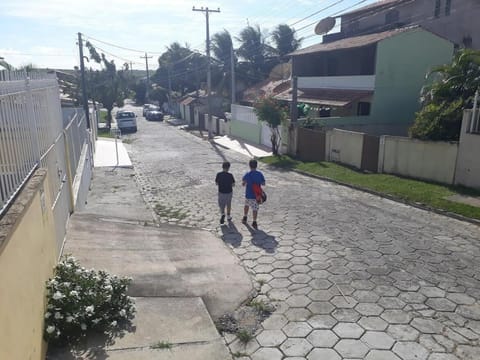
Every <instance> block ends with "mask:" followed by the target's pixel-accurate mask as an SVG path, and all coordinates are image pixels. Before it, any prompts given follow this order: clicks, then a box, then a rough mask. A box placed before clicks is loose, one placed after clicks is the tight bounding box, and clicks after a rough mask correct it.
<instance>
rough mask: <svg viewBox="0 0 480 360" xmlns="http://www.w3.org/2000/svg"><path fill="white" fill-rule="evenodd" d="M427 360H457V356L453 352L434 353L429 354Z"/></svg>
mask: <svg viewBox="0 0 480 360" xmlns="http://www.w3.org/2000/svg"><path fill="white" fill-rule="evenodd" d="M428 360H459V359H458V357H456V356H455V355H453V354H445V353H436V354H435V353H434V354H431V355H430V356H429V357H428Z"/></svg>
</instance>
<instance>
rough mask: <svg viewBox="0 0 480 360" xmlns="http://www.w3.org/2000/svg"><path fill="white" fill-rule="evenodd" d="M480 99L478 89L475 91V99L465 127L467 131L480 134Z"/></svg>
mask: <svg viewBox="0 0 480 360" xmlns="http://www.w3.org/2000/svg"><path fill="white" fill-rule="evenodd" d="M479 106H480V99H479V93H478V90H477V91H476V92H475V100H474V102H473V109H472V117H471V118H470V123H469V124H468V127H467V132H469V133H473V134H480V108H479Z"/></svg>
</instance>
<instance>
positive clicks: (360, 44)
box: [276, 26, 454, 135]
mask: <svg viewBox="0 0 480 360" xmlns="http://www.w3.org/2000/svg"><path fill="white" fill-rule="evenodd" d="M453 51H454V44H453V43H452V42H450V41H448V40H446V39H443V38H441V37H439V36H438V35H435V34H433V33H431V32H429V31H427V30H424V29H422V28H421V27H418V26H416V27H406V28H400V29H394V30H389V31H384V32H379V33H373V34H368V35H362V36H355V37H348V38H343V39H340V40H337V41H331V42H323V43H321V44H317V45H313V46H310V47H307V48H304V49H301V50H298V51H296V52H294V53H292V54H291V58H292V76H293V77H297V79H298V92H297V97H298V103H299V104H308V105H309V107H308V108H309V109H310V112H309V114H308V115H309V117H312V118H315V122H316V123H320V124H321V125H324V126H326V127H335V128H344V129H348V130H353V131H361V132H365V133H370V134H377V135H383V134H388V135H406V134H407V131H408V128H409V127H410V126H411V124H412V123H413V120H414V116H415V112H416V111H418V110H419V108H420V91H421V89H422V87H423V86H424V84H425V80H426V74H427V73H428V72H429V71H430V70H431V69H432V68H433V67H435V66H436V65H442V64H446V63H449V62H450V61H451V58H452V55H453ZM276 97H277V98H278V99H280V100H286V101H291V100H292V90H291V89H288V90H286V91H284V92H282V93H280V94H278V95H277V96H276Z"/></svg>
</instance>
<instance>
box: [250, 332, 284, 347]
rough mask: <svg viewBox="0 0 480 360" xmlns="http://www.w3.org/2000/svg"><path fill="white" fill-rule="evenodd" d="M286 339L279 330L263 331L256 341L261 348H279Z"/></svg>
mask: <svg viewBox="0 0 480 360" xmlns="http://www.w3.org/2000/svg"><path fill="white" fill-rule="evenodd" d="M286 338H287V337H286V336H285V334H284V333H283V332H282V331H281V330H263V331H262V332H261V333H260V334H259V335H258V336H257V337H256V340H257V341H258V343H259V344H260V345H261V346H267V347H274V346H279V345H280V344H281V343H283V342H284V341H285V339H286Z"/></svg>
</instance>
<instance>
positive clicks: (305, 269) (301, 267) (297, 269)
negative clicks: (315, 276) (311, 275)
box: [290, 258, 311, 274]
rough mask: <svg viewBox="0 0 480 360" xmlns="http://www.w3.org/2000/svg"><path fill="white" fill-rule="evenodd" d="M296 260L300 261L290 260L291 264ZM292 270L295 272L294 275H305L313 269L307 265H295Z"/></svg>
mask: <svg viewBox="0 0 480 360" xmlns="http://www.w3.org/2000/svg"><path fill="white" fill-rule="evenodd" d="M294 259H298V258H293V259H292V260H290V262H291V263H292V264H293V263H294V262H293V260H294ZM290 270H291V271H292V272H293V273H297V274H302V273H303V274H304V273H307V272H309V271H310V270H311V269H310V267H309V266H307V265H293V266H292V267H291V268H290Z"/></svg>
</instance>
